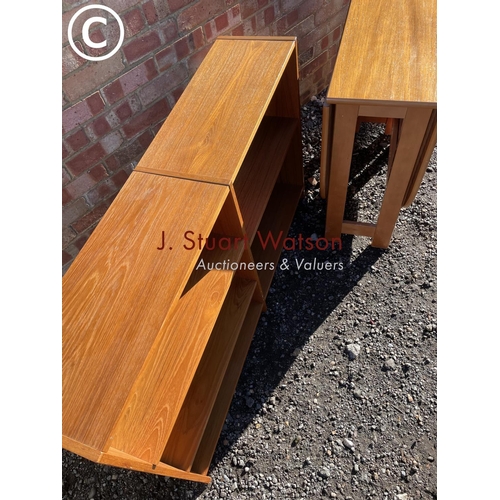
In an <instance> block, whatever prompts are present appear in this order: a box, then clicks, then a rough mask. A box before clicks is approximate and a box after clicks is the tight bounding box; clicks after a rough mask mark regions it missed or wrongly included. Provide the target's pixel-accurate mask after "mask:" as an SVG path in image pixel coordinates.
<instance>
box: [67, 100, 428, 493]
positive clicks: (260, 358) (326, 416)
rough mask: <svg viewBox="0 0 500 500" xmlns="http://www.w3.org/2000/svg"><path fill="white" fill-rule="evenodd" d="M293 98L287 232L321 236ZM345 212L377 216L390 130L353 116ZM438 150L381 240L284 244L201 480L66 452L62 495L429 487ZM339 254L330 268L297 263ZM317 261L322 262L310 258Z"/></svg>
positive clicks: (314, 128)
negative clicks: (299, 177) (316, 246)
mask: <svg viewBox="0 0 500 500" xmlns="http://www.w3.org/2000/svg"><path fill="white" fill-rule="evenodd" d="M323 98H324V93H323V94H322V95H319V96H317V97H316V98H313V100H312V101H311V102H310V103H308V104H307V105H306V106H304V107H303V109H302V118H303V121H302V126H303V152H304V173H305V176H304V177H305V185H306V194H305V197H304V199H303V200H302V202H301V203H300V206H299V208H298V210H297V213H296V216H295V219H294V222H293V224H292V228H291V231H290V236H295V237H297V236H298V235H299V234H302V235H303V236H304V237H308V236H311V237H312V238H315V237H321V236H322V235H323V234H324V220H325V208H326V203H325V201H324V200H322V199H321V198H320V196H319V182H320V179H319V158H320V147H321V106H322V100H323ZM353 158H354V165H353V168H352V171H351V183H350V188H349V195H348V198H349V202H348V207H347V211H348V215H349V218H358V219H359V220H363V221H373V220H375V218H376V214H377V213H378V208H379V207H380V203H381V198H382V194H383V189H384V185H385V174H386V171H387V158H388V138H387V137H386V136H385V135H384V134H383V129H381V127H380V126H379V125H377V124H363V125H362V127H361V130H360V132H359V134H358V136H357V140H356V146H355V151H354V157H353ZM436 162H437V160H436V152H434V155H433V157H432V159H431V162H430V164H429V167H428V168H427V173H426V175H425V177H424V180H423V183H422V186H421V189H420V191H419V193H418V194H417V197H416V199H415V201H414V203H413V204H412V206H410V207H409V208H407V209H403V210H402V212H401V214H400V217H399V220H398V222H397V225H396V229H395V232H394V235H393V239H392V241H391V245H390V247H389V249H387V250H380V249H374V248H372V247H370V246H369V239H367V238H363V237H352V236H347V235H345V236H343V238H342V249H341V250H338V251H336V252H332V251H330V250H329V251H320V250H314V251H306V250H304V251H299V250H295V251H283V254H282V260H281V263H282V264H283V263H284V262H285V259H286V263H287V264H288V269H285V267H286V266H281V267H283V269H281V268H278V270H277V272H276V275H275V279H274V281H273V284H272V287H271V290H270V292H269V295H268V300H267V305H268V310H267V312H266V313H264V314H263V315H262V317H261V319H260V322H259V325H258V327H257V330H256V333H255V337H254V340H253V343H252V345H251V347H250V352H249V354H248V358H247V361H246V364H245V366H244V369H243V373H242V375H241V378H240V381H239V385H238V387H237V390H236V394H235V397H234V399H233V403H232V406H231V408H230V411H229V415H228V417H227V419H226V424H225V427H224V429H223V431H222V434H221V437H220V440H219V444H218V447H217V450H216V453H215V456H214V458H213V461H212V467H211V470H210V476H211V477H212V483H211V484H210V485H202V484H198V483H192V482H188V481H180V480H175V479H171V478H164V477H159V476H155V475H150V474H144V473H138V472H132V471H126V470H122V469H117V468H113V467H108V466H101V465H98V464H94V463H92V462H89V461H87V460H85V459H83V458H81V457H78V456H76V455H73V454H72V453H69V452H66V451H64V450H63V454H62V464H63V467H62V480H63V488H62V490H63V498H64V499H68V500H69V499H79V500H80V499H82V500H90V499H95V500H99V499H102V500H104V499H106V500H107V499H126V500H135V499H137V500H147V499H200V500H203V499H217V498H227V499H271V498H273V499H292V498H298V499H321V498H336V499H344V500H347V499H352V500H358V499H390V500H393V499H394V500H415V499H420V498H423V499H433V498H437V472H436V467H437V456H436V453H437V451H436V446H437V422H436V420H437V388H436V378H437V371H436V370H437V366H436V363H437V358H436V342H437V319H436V297H437V295H436V253H437V249H436V185H437V184H436V176H437V174H436V171H437V163H436ZM302 259H303V262H304V263H311V264H312V263H313V262H314V259H316V262H317V263H324V262H326V261H329V262H331V263H332V264H333V263H338V264H337V266H332V267H335V268H336V269H332V270H318V269H316V270H314V269H304V265H303V266H302V267H301V268H300V269H299V268H298V265H297V263H300V262H301V261H302ZM317 267H318V266H317Z"/></svg>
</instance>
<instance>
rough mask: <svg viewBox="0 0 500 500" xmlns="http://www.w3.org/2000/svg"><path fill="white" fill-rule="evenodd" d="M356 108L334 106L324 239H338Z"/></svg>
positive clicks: (350, 105)
mask: <svg viewBox="0 0 500 500" xmlns="http://www.w3.org/2000/svg"><path fill="white" fill-rule="evenodd" d="M358 111H359V106H357V105H353V104H337V105H336V106H335V117H334V125H333V141H332V150H331V163H330V175H329V177H330V178H329V181H328V200H327V209H326V227H325V238H328V239H330V238H340V233H341V231H342V221H343V218H344V209H345V201H346V197H347V184H348V182H349V170H350V168H351V159H352V150H353V146H354V135H355V133H356V121H357V118H358Z"/></svg>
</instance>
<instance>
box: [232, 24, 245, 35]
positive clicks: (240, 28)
mask: <svg viewBox="0 0 500 500" xmlns="http://www.w3.org/2000/svg"><path fill="white" fill-rule="evenodd" d="M231 36H243V25H242V24H240V25H239V26H237V27H236V28H234V30H233V31H231Z"/></svg>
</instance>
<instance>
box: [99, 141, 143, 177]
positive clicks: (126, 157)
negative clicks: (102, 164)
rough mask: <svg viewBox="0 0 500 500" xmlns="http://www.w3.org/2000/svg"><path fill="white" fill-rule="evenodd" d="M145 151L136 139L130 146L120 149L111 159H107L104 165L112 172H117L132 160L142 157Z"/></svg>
mask: <svg viewBox="0 0 500 500" xmlns="http://www.w3.org/2000/svg"><path fill="white" fill-rule="evenodd" d="M141 137H142V136H141ZM145 150H146V148H145V147H144V146H143V145H142V144H141V142H140V140H139V138H138V139H136V140H135V141H134V142H132V144H130V145H129V146H127V147H125V148H122V149H120V151H118V152H117V153H115V154H114V155H113V156H112V157H110V158H108V159H107V160H106V164H107V165H108V167H109V168H110V169H111V170H112V171H117V170H119V169H120V168H121V167H123V166H124V165H127V164H128V163H130V162H131V161H132V160H135V159H137V158H138V157H140V156H142V155H143V154H144V151H145Z"/></svg>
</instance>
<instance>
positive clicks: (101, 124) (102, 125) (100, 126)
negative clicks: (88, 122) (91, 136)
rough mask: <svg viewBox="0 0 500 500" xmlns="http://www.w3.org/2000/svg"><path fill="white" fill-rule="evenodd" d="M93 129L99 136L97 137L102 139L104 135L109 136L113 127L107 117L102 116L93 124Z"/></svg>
mask: <svg viewBox="0 0 500 500" xmlns="http://www.w3.org/2000/svg"><path fill="white" fill-rule="evenodd" d="M92 129H93V131H94V132H95V134H96V135H97V137H102V136H103V135H105V134H107V133H108V132H109V131H110V130H111V127H110V126H109V123H108V121H107V120H106V117H105V116H100V117H99V118H96V119H95V120H94V121H93V122H92Z"/></svg>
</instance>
